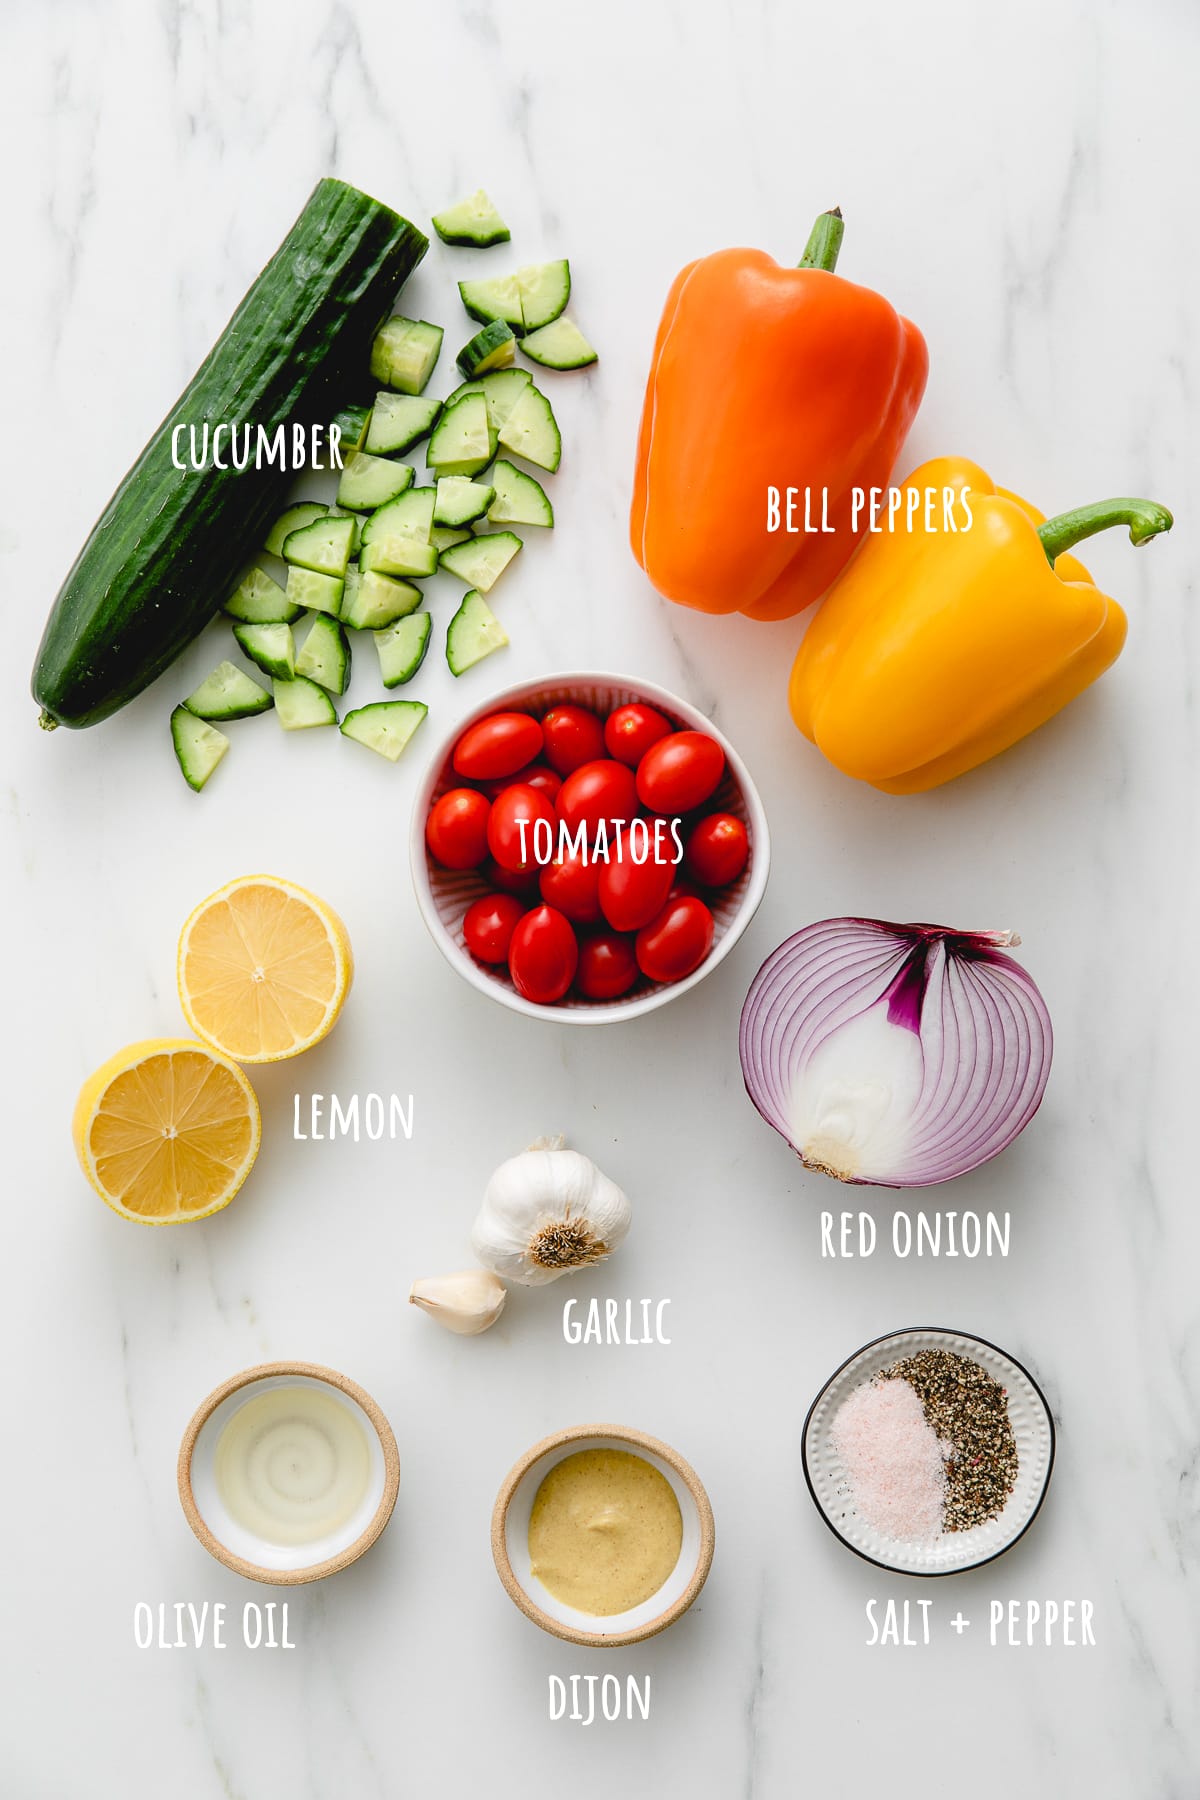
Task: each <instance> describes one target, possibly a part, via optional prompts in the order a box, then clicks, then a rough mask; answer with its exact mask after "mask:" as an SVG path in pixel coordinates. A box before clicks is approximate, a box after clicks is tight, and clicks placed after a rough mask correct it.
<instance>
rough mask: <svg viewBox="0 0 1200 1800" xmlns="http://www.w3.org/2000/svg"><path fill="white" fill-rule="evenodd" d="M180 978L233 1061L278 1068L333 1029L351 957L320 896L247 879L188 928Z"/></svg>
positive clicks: (194, 1023) (196, 1015)
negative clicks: (284, 1061) (276, 1063)
mask: <svg viewBox="0 0 1200 1800" xmlns="http://www.w3.org/2000/svg"><path fill="white" fill-rule="evenodd" d="M177 975H178V981H179V1002H180V1005H181V1006H182V1007H183V1011H184V1015H185V1017H186V1019H187V1022H188V1024H189V1025H190V1026H191V1028H192V1030H193V1031H194V1032H195V1033H196V1035H197V1037H202V1038H203V1039H204V1041H205V1043H206V1044H214V1045H215V1046H216V1048H217V1049H218V1050H223V1051H224V1052H225V1054H226V1056H232V1057H233V1058H234V1060H235V1062H242V1063H261V1062H279V1061H280V1060H281V1059H282V1058H283V1057H285V1056H299V1054H300V1052H301V1051H302V1050H310V1049H311V1048H312V1046H313V1045H314V1044H319V1043H320V1041H321V1039H322V1038H323V1037H324V1036H325V1035H326V1033H327V1032H329V1031H332V1029H333V1027H334V1025H335V1024H336V1022H337V1016H338V1014H339V1013H340V1012H341V1010H342V1004H343V1002H344V1001H345V998H346V995H347V994H348V993H349V991H350V983H351V980H352V979H353V976H354V958H353V957H352V956H351V954H350V940H349V938H348V937H347V936H346V927H345V926H344V925H343V924H342V921H341V920H340V919H339V918H338V916H337V914H336V913H335V912H334V911H333V908H332V907H329V906H326V904H325V902H324V901H323V900H318V899H317V897H316V895H315V894H310V893H307V892H306V891H305V889H304V888H302V887H297V886H296V885H295V883H294V882H291V881H280V880H279V878H278V877H277V876H275V875H243V876H242V877H241V878H240V879H239V880H237V881H231V882H229V883H228V884H227V886H225V887H223V888H218V890H217V892H216V893H215V894H210V895H209V897H208V899H207V900H202V901H201V902H200V904H199V906H198V907H197V908H196V910H195V912H194V913H193V914H192V916H191V918H190V919H189V920H188V922H187V924H186V925H185V926H184V928H183V933H182V935H181V937H180V939H179V962H178V968H177Z"/></svg>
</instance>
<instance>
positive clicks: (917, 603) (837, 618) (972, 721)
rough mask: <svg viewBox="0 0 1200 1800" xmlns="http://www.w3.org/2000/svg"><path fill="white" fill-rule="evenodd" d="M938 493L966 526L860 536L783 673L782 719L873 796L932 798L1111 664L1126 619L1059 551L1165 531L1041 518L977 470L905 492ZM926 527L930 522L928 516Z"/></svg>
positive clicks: (956, 465)
mask: <svg viewBox="0 0 1200 1800" xmlns="http://www.w3.org/2000/svg"><path fill="white" fill-rule="evenodd" d="M905 485H906V486H907V487H910V488H917V489H926V488H933V489H945V488H951V489H953V490H955V492H956V493H957V494H958V495H959V496H962V495H963V494H964V493H965V496H966V499H965V503H963V504H956V505H955V506H954V507H952V509H951V510H952V514H953V516H954V517H956V518H960V519H961V518H964V517H965V516H966V515H967V514H968V513H969V515H970V519H971V524H970V528H969V529H963V527H962V526H961V525H960V527H959V529H958V530H957V531H946V530H944V529H939V530H937V531H932V530H927V529H925V521H924V517H923V516H922V528H921V529H920V530H917V531H913V532H912V533H908V532H904V531H900V532H897V533H895V534H880V535H877V536H872V537H870V538H869V539H868V540H867V542H866V543H865V544H864V545H863V547H862V549H861V550H860V551H859V553H858V555H857V556H856V557H855V559H854V561H853V562H852V563H851V565H850V567H849V568H848V569H847V570H846V572H845V574H844V575H843V576H842V577H841V579H840V580H839V581H838V582H837V583H836V585H835V586H834V587H833V589H832V590H831V592H830V593H829V595H828V596H827V598H826V600H825V603H824V605H823V606H822V607H821V610H820V612H819V613H818V614H817V616H816V618H815V619H814V620H813V622H812V625H811V626H810V627H809V630H808V632H807V634H806V636H805V638H804V642H803V643H802V644H801V646H800V650H799V653H798V655H797V657H796V661H795V663H794V665H793V667H792V675H791V682H790V685H789V690H788V703H789V705H790V707H791V711H792V717H793V718H794V720H795V721H796V724H797V725H798V726H799V728H800V730H801V731H802V732H803V733H804V735H805V737H807V738H810V739H811V740H812V742H813V743H814V744H815V745H816V746H817V748H818V749H819V750H820V751H822V752H823V754H824V755H825V756H827V757H828V758H829V761H830V762H831V763H833V764H835V766H836V767H837V768H839V769H841V770H842V771H843V773H845V774H847V775H853V776H855V777H856V778H857V779H858V780H860V781H867V782H870V784H871V786H872V787H877V788H881V789H882V790H883V792H884V793H887V794H915V793H921V792H922V791H924V790H925V789H926V788H933V787H939V786H940V785H941V784H942V783H943V782H946V781H952V780H953V779H954V777H955V776H956V775H962V774H964V773H965V772H966V771H967V770H968V769H973V768H975V767H976V765H977V764H979V763H982V762H986V761H987V760H988V759H989V758H990V757H993V756H997V755H999V753H1000V751H1001V750H1007V749H1008V747H1009V745H1010V744H1015V743H1016V742H1017V741H1018V739H1019V738H1023V737H1025V736H1026V735H1027V733H1029V732H1031V731H1035V730H1036V729H1037V727H1038V726H1039V725H1044V724H1045V722H1046V720H1047V719H1049V718H1052V717H1053V715H1054V714H1055V713H1056V712H1058V711H1059V709H1060V708H1061V707H1064V706H1065V705H1066V704H1067V702H1068V701H1069V700H1073V699H1074V698H1075V696H1076V694H1079V693H1082V691H1083V689H1084V688H1086V687H1088V686H1089V685H1090V684H1091V683H1092V682H1093V681H1095V680H1096V678H1097V677H1098V676H1100V675H1102V674H1103V673H1104V671H1105V669H1107V668H1108V667H1109V666H1110V665H1111V664H1112V663H1114V662H1115V661H1116V659H1117V657H1118V656H1119V655H1120V653H1121V647H1122V645H1123V644H1124V642H1125V614H1124V613H1123V612H1122V610H1121V608H1120V607H1119V606H1118V605H1117V603H1116V601H1115V600H1110V599H1109V598H1108V596H1107V595H1106V594H1102V593H1101V592H1100V590H1099V589H1098V588H1097V586H1096V584H1095V583H1094V581H1093V580H1092V578H1091V576H1090V575H1089V574H1088V572H1087V570H1086V569H1085V568H1084V566H1083V564H1082V563H1081V562H1077V561H1076V559H1075V558H1074V557H1073V556H1071V555H1069V554H1068V552H1069V551H1070V549H1071V547H1072V545H1074V544H1077V543H1079V542H1080V541H1081V540H1082V539H1083V538H1087V537H1091V536H1093V535H1094V533H1096V532H1097V531H1106V530H1108V528H1109V527H1110V526H1113V525H1127V526H1128V527H1129V536H1130V538H1131V539H1132V541H1133V542H1134V543H1135V544H1142V543H1145V542H1147V541H1148V540H1149V539H1150V538H1153V537H1156V536H1157V535H1158V533H1159V532H1160V531H1169V530H1170V527H1171V524H1172V522H1173V521H1172V518H1171V515H1170V513H1169V512H1168V511H1167V509H1166V507H1164V506H1159V505H1157V504H1156V502H1154V501H1153V500H1102V501H1099V502H1098V503H1097V504H1096V505H1095V506H1084V507H1080V508H1079V509H1078V510H1077V511H1075V512H1068V513H1062V514H1061V515H1060V516H1059V517H1058V518H1055V519H1051V520H1049V521H1048V522H1047V521H1046V520H1045V517H1044V515H1043V514H1042V513H1040V512H1038V511H1037V510H1036V508H1034V507H1032V506H1030V504H1029V502H1028V501H1027V500H1022V499H1021V498H1020V497H1019V495H1017V494H1010V493H1009V492H1008V491H1007V490H1006V489H1004V488H997V487H996V486H995V485H994V483H993V482H992V480H991V478H990V476H988V475H987V474H985V473H984V471H983V470H982V469H981V468H979V467H978V465H977V464H975V463H972V462H967V461H966V460H965V459H963V458H961V457H941V458H937V459H935V460H934V461H933V462H928V463H925V464H923V465H922V467H921V468H919V469H916V470H914V472H913V473H912V474H911V475H910V476H909V478H908V481H907V483H906V484H905ZM936 522H937V523H938V524H939V525H940V524H943V523H944V518H943V515H942V513H941V512H940V511H939V513H938V515H937V519H936Z"/></svg>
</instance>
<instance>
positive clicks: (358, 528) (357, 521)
mask: <svg viewBox="0 0 1200 1800" xmlns="http://www.w3.org/2000/svg"><path fill="white" fill-rule="evenodd" d="M335 517H336V518H339V519H349V521H350V523H351V525H352V526H353V528H354V529H353V531H352V532H351V536H350V554H351V556H357V555H358V546H359V544H360V543H361V542H362V528H363V517H362V514H361V513H337V514H335ZM349 572H350V571H349V568H347V571H346V573H347V574H349Z"/></svg>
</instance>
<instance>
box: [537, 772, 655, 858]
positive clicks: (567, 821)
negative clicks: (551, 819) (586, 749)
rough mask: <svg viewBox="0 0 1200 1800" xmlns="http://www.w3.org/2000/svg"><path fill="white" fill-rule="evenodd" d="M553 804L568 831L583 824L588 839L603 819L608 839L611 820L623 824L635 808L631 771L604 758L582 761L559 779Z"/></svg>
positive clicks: (627, 821) (610, 831)
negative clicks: (556, 800) (564, 777)
mask: <svg viewBox="0 0 1200 1800" xmlns="http://www.w3.org/2000/svg"><path fill="white" fill-rule="evenodd" d="M557 804H558V816H559V818H560V819H561V820H562V821H563V824H564V825H569V826H570V828H571V830H572V831H575V830H577V829H578V827H579V826H580V825H586V826H587V830H588V837H589V840H590V839H591V838H592V837H593V835H594V833H595V831H596V827H597V826H598V825H599V823H600V821H601V819H603V820H604V821H605V823H606V825H607V827H608V832H609V837H610V840H611V838H612V837H613V836H614V835H615V833H614V832H613V821H616V822H617V823H618V824H622V825H627V824H628V823H629V821H630V819H632V818H633V816H634V814H635V813H636V812H637V809H638V802H637V784H636V782H635V781H634V778H633V770H632V769H627V768H626V767H625V764H624V763H619V762H612V761H610V760H607V759H602V760H600V761H599V762H589V763H584V765H583V767H582V768H581V769H574V770H573V771H572V772H571V774H570V775H568V776H567V778H566V780H565V781H564V782H563V784H562V787H561V788H560V789H559V792H558V802H557ZM611 847H612V846H611V842H610V848H611Z"/></svg>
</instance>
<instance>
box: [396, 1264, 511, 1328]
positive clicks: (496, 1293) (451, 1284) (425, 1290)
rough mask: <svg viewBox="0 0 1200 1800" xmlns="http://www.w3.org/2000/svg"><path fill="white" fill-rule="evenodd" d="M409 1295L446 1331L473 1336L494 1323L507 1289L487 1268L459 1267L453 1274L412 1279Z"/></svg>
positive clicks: (412, 1300)
mask: <svg viewBox="0 0 1200 1800" xmlns="http://www.w3.org/2000/svg"><path fill="white" fill-rule="evenodd" d="M408 1297H409V1300H410V1301H411V1302H412V1304H413V1305H414V1306H419V1307H420V1308H421V1311H422V1312H427V1313H428V1314H429V1316H430V1318H431V1319H436V1320H437V1322H438V1324H439V1325H444V1326H445V1327H446V1330H447V1331H456V1332H458V1334H459V1335H460V1337H475V1336H476V1335H477V1334H478V1333H479V1332H481V1331H486V1330H487V1329H488V1327H489V1326H490V1325H494V1324H495V1323H496V1320H497V1319H498V1318H499V1317H500V1314H501V1313H502V1312H503V1311H504V1302H505V1301H506V1300H507V1298H508V1289H507V1288H506V1287H505V1285H504V1283H503V1282H502V1281H501V1280H499V1278H498V1277H497V1276H495V1275H493V1274H492V1272H491V1270H490V1269H460V1270H459V1271H458V1273H457V1274H455V1275H432V1276H430V1277H429V1278H428V1279H427V1280H424V1281H414V1282H413V1284H412V1291H411V1293H410V1294H409V1296H408Z"/></svg>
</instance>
